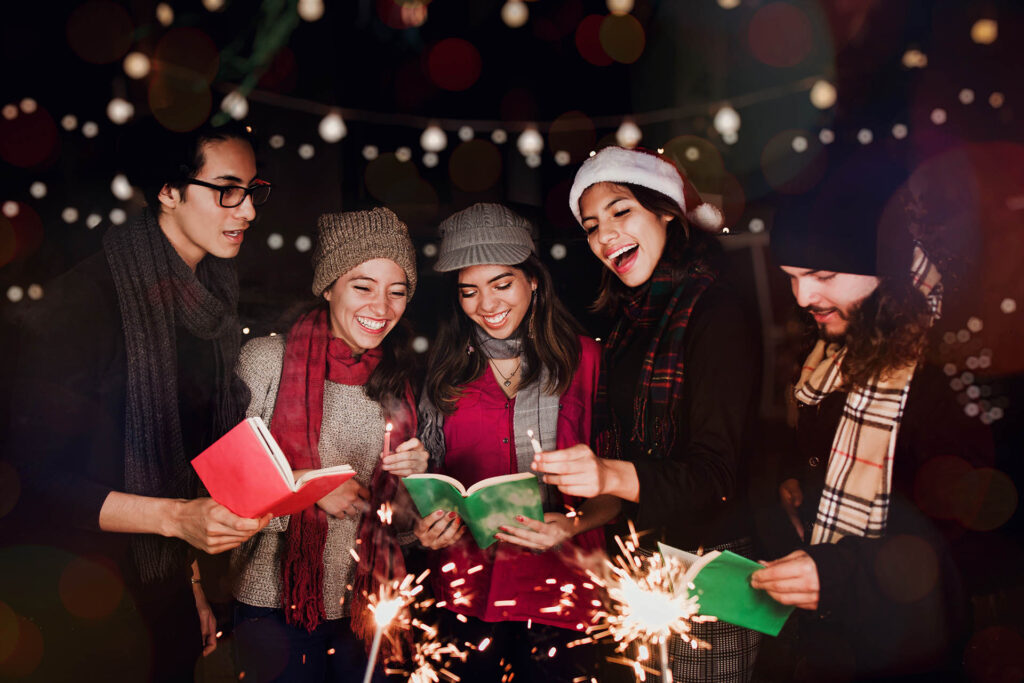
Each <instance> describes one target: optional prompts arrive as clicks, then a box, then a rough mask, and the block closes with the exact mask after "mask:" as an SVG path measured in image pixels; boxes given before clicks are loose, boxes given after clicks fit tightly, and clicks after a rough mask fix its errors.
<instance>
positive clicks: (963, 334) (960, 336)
mask: <svg viewBox="0 0 1024 683" xmlns="http://www.w3.org/2000/svg"><path fill="white" fill-rule="evenodd" d="M956 340H957V341H958V342H960V343H961V344H966V343H967V342H969V341H971V333H970V332H969V331H968V330H964V329H960V330H957V331H956Z"/></svg>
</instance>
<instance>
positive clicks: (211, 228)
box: [0, 126, 271, 681]
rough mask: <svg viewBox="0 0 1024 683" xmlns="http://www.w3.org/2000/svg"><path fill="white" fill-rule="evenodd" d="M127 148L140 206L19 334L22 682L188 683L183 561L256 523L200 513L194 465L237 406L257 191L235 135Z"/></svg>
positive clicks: (202, 635)
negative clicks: (243, 267)
mask: <svg viewBox="0 0 1024 683" xmlns="http://www.w3.org/2000/svg"><path fill="white" fill-rule="evenodd" d="M125 150H126V151H127V152H129V153H131V154H134V155H135V156H136V157H137V158H138V159H140V160H141V161H142V162H144V163H141V164H138V163H136V164H134V165H136V166H138V168H137V169H135V170H134V171H133V172H132V173H130V175H131V177H132V180H133V182H134V183H135V184H137V185H140V186H142V188H143V191H144V194H145V195H146V198H147V204H148V206H147V208H146V209H144V210H143V212H142V214H141V215H140V216H139V217H138V218H137V219H136V220H135V221H134V222H132V223H130V224H124V225H119V226H111V227H110V228H109V229H108V230H107V232H106V234H105V235H104V237H103V248H102V250H101V251H100V252H98V253H97V254H94V255H93V256H91V257H88V258H86V259H85V260H84V261H82V262H81V263H80V264H79V265H77V266H76V267H75V268H73V269H72V270H70V271H68V272H67V273H65V274H64V275H62V276H61V277H59V278H58V279H57V280H56V281H55V282H53V283H51V284H50V285H48V286H47V288H46V290H45V291H46V296H45V298H44V299H43V300H42V301H40V302H39V304H38V305H37V306H36V308H34V309H32V310H30V311H29V314H28V318H27V320H26V324H25V325H24V326H23V329H22V330H21V332H22V333H23V335H22V339H21V344H20V347H19V359H18V361H17V363H16V370H15V372H14V374H15V380H14V382H13V384H14V393H13V394H12V396H14V397H16V398H15V400H13V401H12V413H13V414H12V419H11V435H10V436H11V439H10V449H9V452H10V453H11V454H12V455H11V460H12V462H13V464H14V466H15V471H16V472H17V480H16V481H17V484H18V486H19V488H20V490H21V494H20V497H19V499H18V502H17V504H16V507H15V509H14V510H13V511H12V512H11V514H9V515H7V516H6V517H4V518H0V536H3V539H4V543H3V544H2V546H3V547H0V554H3V555H4V559H0V601H3V602H5V603H6V604H7V605H8V606H9V608H10V609H12V610H13V611H14V613H15V614H17V615H19V616H21V617H26V618H27V620H29V621H30V622H31V624H32V625H33V626H32V628H34V629H35V630H36V631H37V633H38V635H39V636H40V637H41V639H42V642H43V649H42V656H41V659H40V660H39V662H38V664H36V665H35V666H34V667H31V674H32V676H33V677H34V678H33V677H30V680H48V681H49V680H54V681H56V680H70V679H74V680H93V679H96V680H111V679H113V678H117V679H119V680H160V681H178V680H188V681H191V680H192V679H193V672H194V669H195V665H196V661H197V658H198V656H199V653H200V652H201V651H205V652H206V653H208V652H209V651H212V650H213V648H214V647H215V646H216V642H217V641H216V622H215V620H214V618H213V615H212V612H211V610H210V608H209V604H208V603H207V601H206V598H205V595H204V593H203V589H202V584H201V577H200V576H199V573H198V565H197V563H196V562H195V559H196V557H197V551H199V552H203V553H222V552H224V551H227V550H231V549H232V548H235V547H237V546H238V545H240V544H241V543H242V542H244V541H245V540H247V539H248V538H250V537H251V536H252V535H253V534H255V533H257V532H258V531H259V530H260V529H262V528H263V526H265V525H266V523H267V521H268V519H266V518H265V519H243V518H240V517H237V516H236V515H234V514H232V513H231V512H230V511H229V510H227V509H226V508H224V507H223V506H221V505H218V504H217V503H216V502H214V501H213V500H212V499H210V498H208V497H201V496H199V483H198V480H197V478H196V476H195V473H194V472H193V470H192V468H191V467H190V465H189V460H190V459H191V458H193V457H194V456H196V455H197V454H198V453H199V452H200V451H202V450H203V449H204V448H206V447H207V446H208V445H210V443H212V442H213V441H214V440H216V439H217V438H218V437H220V436H221V435H222V434H223V433H224V432H225V431H227V430H228V429H230V428H231V427H233V426H234V425H235V424H236V423H237V422H238V421H239V420H240V419H241V417H242V416H243V412H244V406H245V405H246V403H247V400H248V399H247V396H243V395H239V393H238V386H239V385H238V384H237V383H236V381H235V378H234V366H235V361H236V359H237V356H238V349H239V344H240V325H239V322H238V318H237V313H236V307H237V301H238V277H237V273H236V271H235V265H234V261H233V259H234V257H235V256H236V255H237V254H238V250H239V248H240V247H241V244H242V241H243V237H244V234H245V231H246V230H247V229H248V228H249V226H250V224H251V223H252V221H253V220H254V219H255V217H256V206H258V205H260V204H262V203H263V202H265V201H266V200H267V198H268V197H269V194H270V187H271V186H270V183H268V182H266V181H264V180H261V179H259V178H258V175H257V169H256V160H255V154H254V151H253V144H252V141H251V139H250V136H249V134H248V132H247V130H245V129H244V128H241V127H240V126H239V127H225V128H221V129H213V128H203V129H201V130H199V131H195V132H193V133H191V134H187V135H170V134H168V133H167V132H166V131H159V130H153V131H151V132H150V134H149V136H148V137H147V138H145V139H143V140H140V141H135V143H134V144H132V145H130V146H126V148H125ZM130 165H131V164H130ZM243 391H244V390H243ZM57 596H59V599H58V597H57ZM115 672H116V673H115Z"/></svg>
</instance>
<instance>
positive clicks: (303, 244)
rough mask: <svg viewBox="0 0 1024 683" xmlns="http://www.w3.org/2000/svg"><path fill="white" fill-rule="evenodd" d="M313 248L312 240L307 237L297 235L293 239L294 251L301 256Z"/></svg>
mask: <svg viewBox="0 0 1024 683" xmlns="http://www.w3.org/2000/svg"><path fill="white" fill-rule="evenodd" d="M312 248H313V240H311V239H310V238H309V236H308V235H299V236H298V237H297V238H296V239H295V250H296V251H298V252H299V253H301V254H305V253H306V252H307V251H309V250H310V249H312Z"/></svg>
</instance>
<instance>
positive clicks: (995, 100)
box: [988, 92, 1006, 109]
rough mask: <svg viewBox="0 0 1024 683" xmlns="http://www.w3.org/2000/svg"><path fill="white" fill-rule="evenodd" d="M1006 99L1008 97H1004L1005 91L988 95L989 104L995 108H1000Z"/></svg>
mask: <svg viewBox="0 0 1024 683" xmlns="http://www.w3.org/2000/svg"><path fill="white" fill-rule="evenodd" d="M1005 100H1006V98H1005V97H1003V93H1001V92H994V93H992V94H991V95H989V96H988V104H989V106H990V107H992V108H993V109H999V108H1000V107H1001V106H1003V102H1004V101H1005Z"/></svg>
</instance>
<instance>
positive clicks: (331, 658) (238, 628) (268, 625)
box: [234, 602, 387, 683]
mask: <svg viewBox="0 0 1024 683" xmlns="http://www.w3.org/2000/svg"><path fill="white" fill-rule="evenodd" d="M234 622H235V635H234V639H235V667H236V668H237V672H236V674H241V673H243V672H244V673H245V679H244V680H245V683H270V682H271V681H280V682H281V683H286V682H287V683H291V682H292V681H296V682H301V683H324V682H326V681H362V680H363V675H364V672H365V671H366V663H367V656H366V650H365V649H364V647H363V644H362V642H361V641H360V640H359V639H358V638H356V636H355V634H354V633H352V628H351V626H350V624H349V620H348V619H331V620H329V621H325V622H323V623H321V624H320V625H319V626H318V627H317V628H316V629H315V630H314V631H312V632H310V631H307V630H305V629H304V628H302V627H298V626H292V625H290V624H288V623H287V622H286V621H285V618H284V610H282V609H275V608H273V607H253V606H252V605H247V604H245V603H242V602H236V603H235V608H234ZM332 650H333V652H331V651H332ZM386 680H387V679H386V677H385V676H384V670H383V667H381V666H380V662H379V661H378V662H377V666H376V670H375V671H374V674H373V683H385V681H386Z"/></svg>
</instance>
